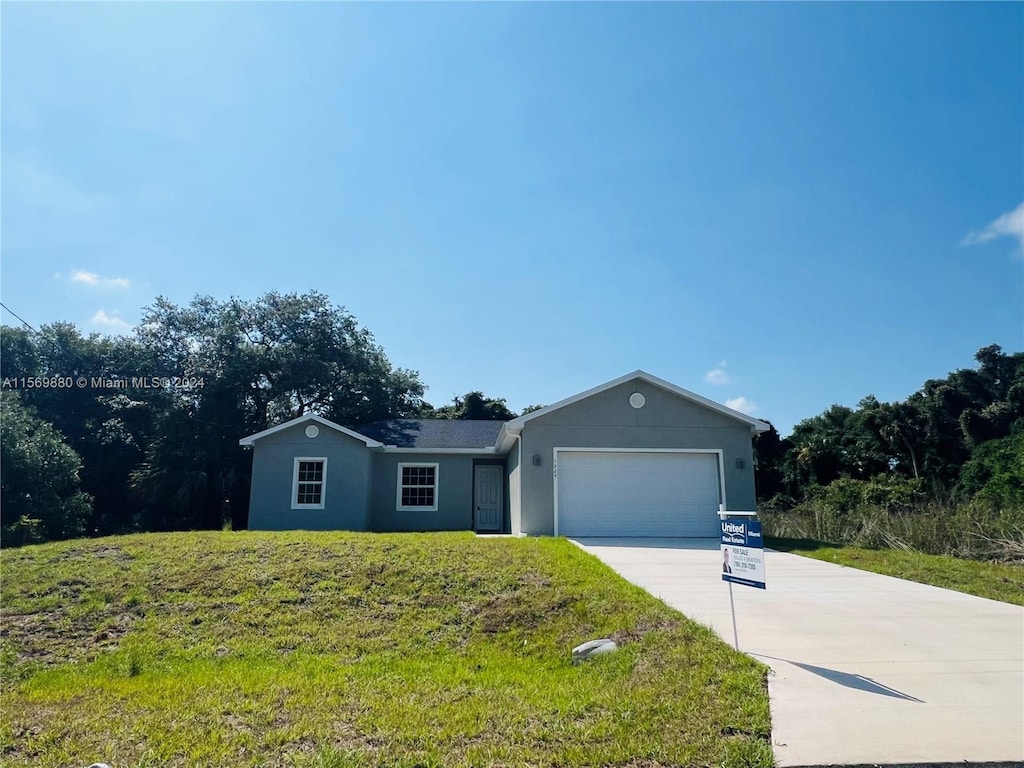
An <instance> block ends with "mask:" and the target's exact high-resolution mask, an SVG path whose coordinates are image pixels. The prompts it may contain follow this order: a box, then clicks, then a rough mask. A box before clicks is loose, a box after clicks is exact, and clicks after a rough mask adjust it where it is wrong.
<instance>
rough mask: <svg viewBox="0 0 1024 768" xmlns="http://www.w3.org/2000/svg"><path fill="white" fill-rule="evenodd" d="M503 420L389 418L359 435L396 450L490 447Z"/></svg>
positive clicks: (368, 427) (365, 428)
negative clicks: (393, 447)
mask: <svg viewBox="0 0 1024 768" xmlns="http://www.w3.org/2000/svg"><path fill="white" fill-rule="evenodd" d="M504 424H505V422H503V421H479V420H470V419H465V420H464V419H388V420H387V421H375V422H373V423H372V424H364V425H363V426H361V427H359V432H360V434H363V435H366V436H367V437H370V438H372V439H374V440H377V441H379V442H380V443H383V444H384V445H387V446H395V447H397V448H417V449H421V450H422V449H428V448H441V449H446V448H480V449H483V448H491V447H492V446H493V445H494V443H495V441H496V440H497V438H498V434H499V433H500V432H501V428H502V427H503V426H504Z"/></svg>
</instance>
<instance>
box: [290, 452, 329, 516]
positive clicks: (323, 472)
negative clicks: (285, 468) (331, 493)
mask: <svg viewBox="0 0 1024 768" xmlns="http://www.w3.org/2000/svg"><path fill="white" fill-rule="evenodd" d="M326 495H327V457H326V456H296V457H295V469H294V471H293V473H292V509H323V508H324V499H325V497H326Z"/></svg>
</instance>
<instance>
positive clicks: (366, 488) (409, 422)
mask: <svg viewBox="0 0 1024 768" xmlns="http://www.w3.org/2000/svg"><path fill="white" fill-rule="evenodd" d="M766 429H768V425H767V424H766V423H764V422H762V421H759V420H757V419H754V418H751V417H750V416H747V415H746V414H743V413H739V412H738V411H734V410H732V409H730V408H727V407H725V406H724V405H719V404H718V403H715V402H712V401H711V400H708V399H706V398H703V397H700V396H699V395H696V394H694V393H692V392H688V391H686V390H685V389H682V388H680V387H677V386H675V385H674V384H670V383H669V382H667V381H664V380H662V379H659V378H657V377H655V376H652V375H650V374H649V373H645V372H643V371H636V372H634V373H630V374H627V375H626V376H622V377H620V378H618V379H615V380H614V381H609V382H607V383H606V384H602V385H600V386H598V387H594V388H593V389H589V390H587V391H586V392H581V393H579V394H577V395H573V396H572V397H569V398H566V399H565V400H562V401H560V402H557V403H555V404H553V405H549V406H547V407H546V408H541V409H540V410H537V411H533V412H532V413H528V414H526V415H524V416H520V417H519V418H516V419H512V420H511V421H506V422H502V421H457V420H444V419H396V420H391V421H382V422H375V423H373V424H367V425H363V426H360V427H358V428H354V429H350V428H348V427H344V426H342V425H340V424H335V423H334V422H331V421H329V420H327V419H324V418H322V417H320V416H315V415H306V416H300V417H299V418H297V419H292V420H291V421H288V422H286V423H284V424H279V425H278V426H276V427H271V428H270V429H266V430H264V431H262V432H258V433H257V434H254V435H249V436H248V437H245V438H243V439H242V440H240V441H239V443H240V445H242V446H245V447H247V448H251V449H252V451H253V464H252V485H251V489H250V494H251V495H250V505H249V527H250V528H252V529H271V530H280V529H292V528H304V529H318V530H325V529H326V530H353V531H436V530H473V531H478V532H503V533H511V534H514V535H528V536H551V535H555V536H717V535H718V533H719V528H718V514H717V513H718V509H719V505H720V504H724V505H725V506H726V509H734V510H751V509H754V508H755V504H756V499H755V495H754V467H753V445H752V442H751V438H752V436H753V435H755V434H756V433H758V432H763V431H765V430H766Z"/></svg>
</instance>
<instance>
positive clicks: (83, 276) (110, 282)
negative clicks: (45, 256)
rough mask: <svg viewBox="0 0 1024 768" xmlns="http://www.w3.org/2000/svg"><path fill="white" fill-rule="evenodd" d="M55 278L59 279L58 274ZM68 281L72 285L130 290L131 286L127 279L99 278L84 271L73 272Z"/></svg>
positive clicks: (93, 273) (92, 273)
mask: <svg viewBox="0 0 1024 768" xmlns="http://www.w3.org/2000/svg"><path fill="white" fill-rule="evenodd" d="M57 277H60V274H59V273H58V275H57ZM68 279H69V280H71V282H72V283H83V284H84V285H97V286H107V287H109V288H130V287H131V285H132V283H131V280H129V279H128V278H127V277H100V276H99V275H97V274H96V273H95V272H87V271H85V270H84V269H76V270H74V271H73V272H72V273H71V275H70V276H69V277H68Z"/></svg>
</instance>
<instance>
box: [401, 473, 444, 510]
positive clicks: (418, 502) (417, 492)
mask: <svg viewBox="0 0 1024 768" xmlns="http://www.w3.org/2000/svg"><path fill="white" fill-rule="evenodd" d="M396 508H397V510H398V511H399V512H436V511H437V464H419V463H417V464H407V463H402V464H399V465H398V498H397V499H396Z"/></svg>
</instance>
